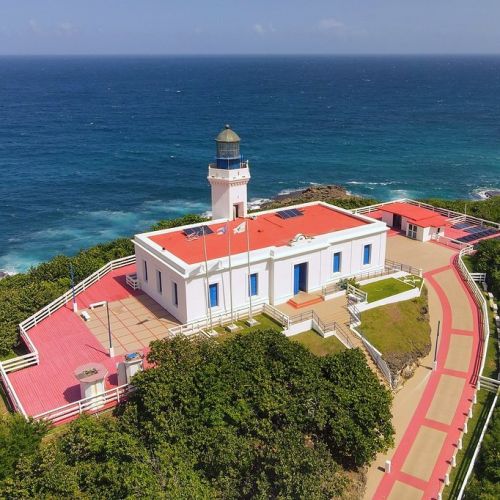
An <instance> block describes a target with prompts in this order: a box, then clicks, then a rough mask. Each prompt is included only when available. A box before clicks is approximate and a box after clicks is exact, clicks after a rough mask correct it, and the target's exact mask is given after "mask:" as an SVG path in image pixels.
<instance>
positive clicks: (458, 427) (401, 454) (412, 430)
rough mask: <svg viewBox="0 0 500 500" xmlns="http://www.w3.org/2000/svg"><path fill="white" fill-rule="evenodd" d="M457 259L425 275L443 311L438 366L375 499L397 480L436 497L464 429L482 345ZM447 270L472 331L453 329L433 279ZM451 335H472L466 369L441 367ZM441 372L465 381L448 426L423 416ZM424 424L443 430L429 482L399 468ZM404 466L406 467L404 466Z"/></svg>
mask: <svg viewBox="0 0 500 500" xmlns="http://www.w3.org/2000/svg"><path fill="white" fill-rule="evenodd" d="M457 258H458V257H457V256H456V255H455V256H453V257H452V259H451V260H450V265H449V266H446V267H444V268H440V269H435V270H433V271H430V272H428V273H426V274H424V277H425V278H426V282H427V285H428V286H431V287H432V288H433V289H434V290H435V291H436V293H437V295H438V297H439V300H440V303H441V307H442V310H443V322H442V329H441V336H440V341H439V348H438V368H437V370H436V371H433V372H432V373H431V375H430V378H429V380H428V383H427V386H426V388H425V390H424V393H423V395H422V397H421V400H420V402H419V404H418V406H417V409H416V411H415V413H414V415H413V417H412V419H411V421H410V424H409V425H408V427H407V429H406V431H405V433H404V436H403V438H402V439H401V442H400V444H399V446H398V447H397V449H396V451H395V453H394V455H393V457H392V468H391V473H390V474H385V475H384V476H383V478H382V480H381V482H380V484H379V486H378V488H377V490H376V493H375V495H374V498H375V499H377V500H378V499H385V498H388V497H389V495H390V493H391V490H392V488H393V486H394V483H395V482H396V481H399V482H401V483H404V484H407V485H410V486H413V487H415V488H418V489H420V490H422V491H423V495H422V498H423V499H430V498H434V499H435V498H437V494H438V492H439V491H440V490H441V488H442V485H443V482H444V477H445V474H446V473H447V471H448V467H449V465H450V463H451V457H452V455H453V454H454V453H455V451H456V448H457V443H458V439H459V437H460V434H461V432H462V430H463V425H464V422H465V419H466V416H467V412H468V410H469V407H470V405H471V402H472V398H473V393H474V389H475V383H476V380H477V374H478V373H477V372H478V369H479V364H480V359H481V354H482V349H483V345H482V342H480V339H479V320H480V317H479V312H478V310H477V307H476V305H475V303H474V301H473V299H472V297H471V295H470V293H469V291H468V289H467V287H466V285H465V284H464V282H463V281H462V279H461V277H460V275H459V273H458V271H457V269H456V268H455V265H454V264H455V262H456V259H457ZM449 269H452V270H453V273H454V275H455V278H456V281H457V286H461V287H462V288H463V289H464V290H465V293H466V295H467V298H468V302H469V306H470V308H471V312H472V318H473V329H472V330H471V331H467V330H456V329H453V328H452V318H453V311H452V308H451V305H450V302H449V300H448V297H447V295H446V293H445V290H443V288H442V287H441V286H440V285H439V284H438V282H437V280H436V279H435V278H434V277H435V275H437V274H439V273H442V272H444V271H447V270H449ZM452 335H468V336H471V337H472V338H473V347H472V352H471V357H470V360H469V364H468V369H467V371H464V372H462V371H455V370H449V369H445V368H444V366H445V361H446V359H447V356H448V352H449V348H450V341H451V338H452ZM443 375H453V376H455V377H461V378H463V379H464V380H465V381H466V383H465V385H464V388H463V392H462V394H461V397H460V401H459V403H458V406H457V408H456V411H455V416H454V417H453V420H452V422H451V424H450V425H446V424H443V423H442V422H438V421H434V420H431V419H429V418H426V415H427V412H428V410H429V407H430V405H431V403H432V401H433V399H434V398H435V397H436V391H437V387H438V384H439V382H440V380H441V377H442V376H443ZM423 426H425V427H427V428H431V429H436V430H439V431H443V432H445V433H446V439H445V441H444V443H443V445H442V448H441V450H440V452H439V457H438V459H437V461H436V463H435V465H434V469H433V471H432V475H431V478H430V480H429V481H424V480H422V479H421V478H418V477H415V476H412V475H411V474H408V473H405V472H402V470H401V469H402V467H403V465H404V462H405V459H406V458H407V456H408V454H409V453H410V450H411V448H412V445H413V444H414V442H415V439H416V437H417V434H418V432H419V430H420V429H421V428H422V427H423ZM405 469H406V470H408V469H407V468H406V467H405ZM403 500H404V499H403Z"/></svg>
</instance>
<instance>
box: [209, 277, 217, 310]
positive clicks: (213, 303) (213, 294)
mask: <svg viewBox="0 0 500 500" xmlns="http://www.w3.org/2000/svg"><path fill="white" fill-rule="evenodd" d="M218 305H219V287H218V285H217V283H214V284H212V285H210V307H217V306H218Z"/></svg>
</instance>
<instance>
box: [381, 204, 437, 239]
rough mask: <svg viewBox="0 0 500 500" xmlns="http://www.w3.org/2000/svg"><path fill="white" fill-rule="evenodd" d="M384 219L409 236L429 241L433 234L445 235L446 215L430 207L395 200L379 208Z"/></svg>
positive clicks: (392, 226) (390, 225)
mask: <svg viewBox="0 0 500 500" xmlns="http://www.w3.org/2000/svg"><path fill="white" fill-rule="evenodd" d="M379 210H380V212H381V213H382V221H383V222H385V223H386V224H387V225H388V226H389V227H391V228H393V229H395V230H398V231H401V232H403V233H404V234H405V235H406V236H408V238H412V239H414V240H418V241H429V240H430V239H432V237H433V235H437V234H439V235H441V236H444V230H445V226H446V217H444V216H442V215H440V214H439V213H437V212H434V211H432V210H429V209H428V208H424V207H419V206H417V205H412V204H410V203H404V202H394V203H388V204H387V205H382V206H381V207H380V208H379Z"/></svg>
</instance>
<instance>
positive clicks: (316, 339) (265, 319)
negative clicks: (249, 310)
mask: <svg viewBox="0 0 500 500" xmlns="http://www.w3.org/2000/svg"><path fill="white" fill-rule="evenodd" d="M255 319H256V320H257V321H258V322H259V324H258V325H255V326H252V327H248V326H247V325H246V324H245V322H244V321H237V322H236V324H237V325H238V326H240V327H241V328H240V329H239V330H238V331H236V332H228V331H227V330H226V329H225V328H223V327H220V326H218V327H217V328H214V330H215V331H216V332H217V333H218V335H217V337H215V339H216V340H217V341H218V342H224V341H226V340H228V339H231V338H233V337H235V336H236V335H244V334H247V333H251V332H255V331H257V330H268V329H272V330H277V331H279V332H281V331H283V327H282V326H281V325H280V324H279V323H277V322H276V321H274V320H273V319H272V318H270V317H269V316H267V315H265V314H259V315H258V316H255ZM290 340H292V341H296V342H299V343H301V344H302V345H303V346H304V347H307V348H308V349H309V350H310V351H311V352H312V353H313V354H316V356H326V355H327V354H334V353H337V352H340V351H342V350H344V349H345V346H344V344H342V342H340V341H339V340H338V339H337V338H336V337H335V336H332V337H328V338H326V339H325V338H323V337H322V336H321V335H319V334H318V333H316V332H315V331H314V330H309V331H307V332H303V333H299V334H298V335H294V336H293V337H290Z"/></svg>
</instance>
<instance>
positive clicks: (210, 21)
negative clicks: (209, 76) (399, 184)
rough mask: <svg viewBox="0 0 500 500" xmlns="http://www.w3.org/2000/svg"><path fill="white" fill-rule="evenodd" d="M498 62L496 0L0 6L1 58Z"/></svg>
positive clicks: (48, 0) (170, 0)
mask: <svg viewBox="0 0 500 500" xmlns="http://www.w3.org/2000/svg"><path fill="white" fill-rule="evenodd" d="M261 53H270V54H272V53H291V54H302V53H318V54H319V53H326V54H330V53H381V54H385V53H500V0H342V1H340V0H0V54H261Z"/></svg>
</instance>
